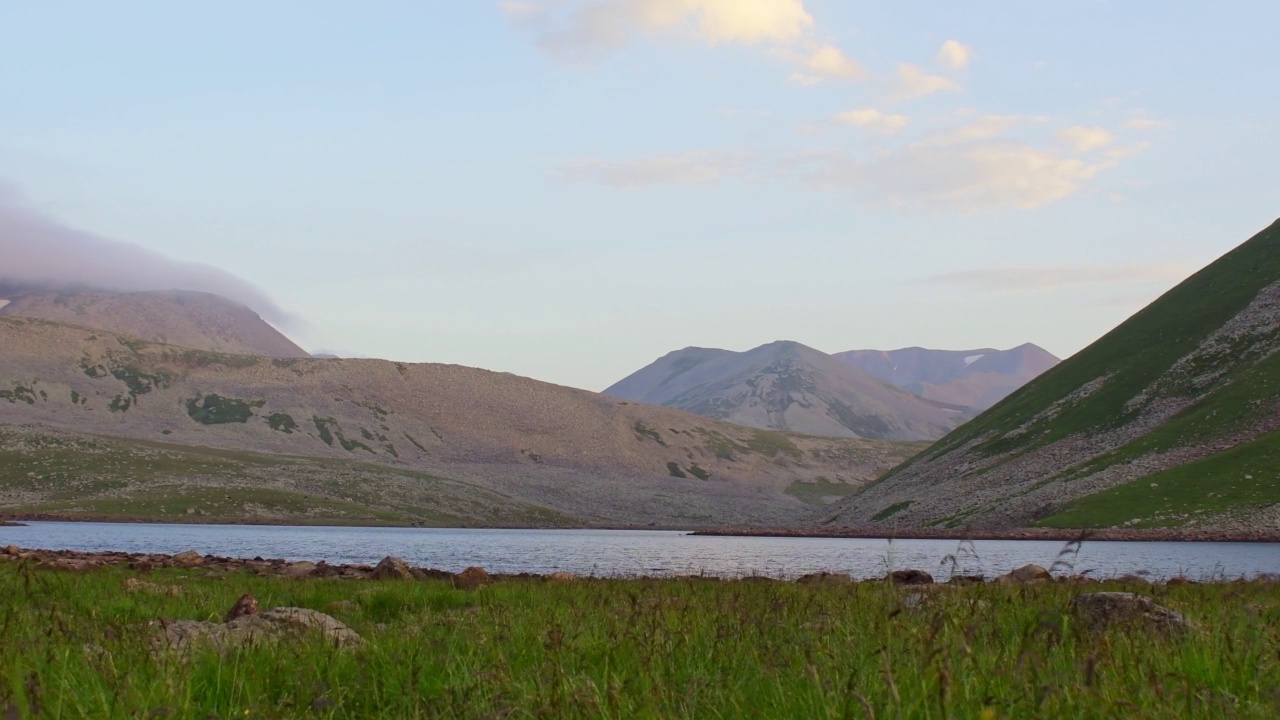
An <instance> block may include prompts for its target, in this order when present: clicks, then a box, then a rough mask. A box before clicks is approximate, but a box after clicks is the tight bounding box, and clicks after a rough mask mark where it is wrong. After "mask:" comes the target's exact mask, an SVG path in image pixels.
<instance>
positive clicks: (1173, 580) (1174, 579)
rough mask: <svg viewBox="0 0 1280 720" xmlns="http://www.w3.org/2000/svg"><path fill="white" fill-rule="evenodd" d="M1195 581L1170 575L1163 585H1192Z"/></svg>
mask: <svg viewBox="0 0 1280 720" xmlns="http://www.w3.org/2000/svg"><path fill="white" fill-rule="evenodd" d="M1195 582H1196V581H1195V580H1190V579H1188V578H1185V577H1182V576H1181V575H1179V576H1178V577H1171V578H1169V579H1168V580H1166V581H1165V585H1168V586H1169V587H1177V586H1179V585H1194V584H1195Z"/></svg>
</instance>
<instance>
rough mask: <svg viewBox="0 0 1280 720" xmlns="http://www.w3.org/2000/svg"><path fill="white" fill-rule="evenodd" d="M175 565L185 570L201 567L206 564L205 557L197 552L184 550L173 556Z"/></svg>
mask: <svg viewBox="0 0 1280 720" xmlns="http://www.w3.org/2000/svg"><path fill="white" fill-rule="evenodd" d="M173 564H174V565H177V566H178V567H183V568H193V567H199V566H200V565H203V564H204V556H203V555H201V554H200V553H198V552H196V551H195V550H183V551H182V552H180V553H178V554H177V555H174V556H173Z"/></svg>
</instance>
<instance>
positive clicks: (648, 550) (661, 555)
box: [0, 522, 1280, 580]
mask: <svg viewBox="0 0 1280 720" xmlns="http://www.w3.org/2000/svg"><path fill="white" fill-rule="evenodd" d="M10 543H12V544H14V545H18V546H20V547H24V548H43V549H49V550H63V549H66V550H83V551H96V550H119V551H126V552H139V553H170V554H172V553H177V552H181V551H183V550H188V549H194V550H198V551H199V552H201V553H205V554H213V555H220V556H226V557H245V558H251V557H254V556H261V557H264V558H284V559H288V560H312V561H319V560H325V561H327V562H329V563H334V564H337V563H368V564H373V563H376V562H377V561H378V560H380V559H381V558H383V557H384V556H387V555H398V556H400V557H402V558H404V559H405V560H407V561H409V562H410V563H411V564H413V565H419V566H424V567H433V568H439V569H442V570H450V571H455V572H456V571H459V570H462V569H463V568H465V567H467V566H469V565H479V566H481V567H484V568H485V569H487V570H489V571H490V572H497V573H520V572H530V573H549V572H557V571H567V572H572V573H575V574H577V575H584V576H585V575H590V576H600V577H603V576H637V575H714V576H718V577H742V576H746V575H767V576H771V577H780V578H792V577H796V576H799V575H803V574H805V573H811V572H818V571H827V572H841V573H848V574H850V575H853V576H854V577H857V578H871V577H881V576H883V575H884V574H885V572H886V571H887V570H888V569H903V568H916V569H920V570H927V571H929V572H930V573H932V574H933V575H934V576H935V577H937V578H939V579H941V578H945V577H947V576H949V575H950V574H951V572H952V568H953V565H954V567H955V569H956V571H957V572H959V573H964V574H971V573H982V574H985V575H986V576H987V577H993V576H995V575H998V574H1001V573H1005V572H1008V571H1009V570H1011V569H1013V568H1015V567H1019V566H1021V565H1025V564H1027V563H1036V564H1039V565H1043V566H1045V567H1050V566H1051V565H1053V564H1054V562H1055V561H1056V560H1058V559H1059V553H1060V552H1061V551H1062V550H1063V548H1064V543H1061V542H1045V541H1028V540H977V541H974V542H971V543H970V542H966V543H964V544H961V543H958V542H956V541H954V540H893V541H888V540H866V539H843V538H841V539H832V538H764V537H747V538H735V537H698V536H693V535H689V534H687V533H683V532H670V531H647V530H470V529H468V530H456V529H421V528H352V527H281V526H266V527H264V526H250V525H152V524H125V523H58V522H33V523H31V524H30V525H29V526H27V527H0V547H2V546H5V545H8V544H10ZM949 556H950V557H951V558H953V559H954V563H953V562H952V560H950V559H948V557H949ZM1061 559H1062V560H1065V561H1068V562H1070V563H1071V566H1072V567H1073V568H1074V572H1089V573H1090V574H1091V575H1093V576H1094V577H1114V576H1118V575H1123V574H1126V573H1143V574H1146V575H1147V576H1148V577H1150V578H1151V579H1153V580H1154V579H1162V578H1168V577H1173V576H1176V575H1184V576H1186V577H1189V578H1193V579H1213V578H1227V579H1234V578H1238V577H1254V576H1256V575H1259V574H1270V573H1274V574H1280V545H1271V544H1264V543H1172V542H1085V543H1084V544H1083V545H1082V546H1081V547H1080V548H1079V551H1078V552H1072V553H1071V554H1069V555H1066V556H1065V557H1062V558H1061ZM1062 571H1063V572H1067V571H1068V570H1066V569H1063V570H1062Z"/></svg>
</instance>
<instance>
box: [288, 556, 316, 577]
mask: <svg viewBox="0 0 1280 720" xmlns="http://www.w3.org/2000/svg"><path fill="white" fill-rule="evenodd" d="M315 571H316V564H315V563H313V562H307V561H305V560H304V561H302V562H293V563H289V564H288V565H285V566H284V567H283V568H281V569H280V577H286V578H304V577H311V575H313V574H314V573H315Z"/></svg>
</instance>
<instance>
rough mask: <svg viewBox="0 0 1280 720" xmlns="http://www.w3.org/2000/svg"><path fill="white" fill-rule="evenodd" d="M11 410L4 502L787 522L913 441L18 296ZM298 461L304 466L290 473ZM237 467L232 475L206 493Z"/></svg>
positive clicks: (8, 340)
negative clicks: (62, 317)
mask: <svg viewBox="0 0 1280 720" xmlns="http://www.w3.org/2000/svg"><path fill="white" fill-rule="evenodd" d="M0 424H8V425H9V426H10V428H11V429H12V430H13V431H14V432H16V433H17V438H18V439H16V440H14V441H13V443H12V444H13V446H14V448H17V449H12V448H11V449H12V452H13V453H16V454H15V455H12V456H11V457H10V460H9V462H8V463H7V464H6V465H5V467H4V471H3V472H0V481H7V484H0V490H3V492H2V493H0V511H3V509H4V508H6V507H7V508H9V509H10V511H12V509H13V508H17V507H22V508H26V509H27V510H29V511H40V510H42V509H43V510H48V511H51V512H52V511H60V512H61V511H65V510H66V509H67V508H68V507H71V508H72V509H74V510H76V511H78V512H82V513H89V514H92V513H95V512H108V511H110V512H116V513H121V512H125V513H127V512H132V510H130V509H129V508H133V509H137V508H138V507H142V506H145V507H150V508H153V509H154V508H155V507H159V506H161V505H163V506H164V507H166V508H168V510H169V511H170V512H171V511H172V510H173V509H174V508H175V507H182V508H183V510H184V511H185V509H186V508H187V507H189V508H191V509H193V510H194V512H195V513H196V514H200V513H205V512H208V513H209V514H210V515H218V516H222V515H220V514H219V513H222V514H225V512H224V511H222V510H220V511H218V512H214V510H215V509H216V508H214V509H210V508H209V507H207V506H209V504H210V503H213V504H214V505H218V504H219V503H222V502H224V500H226V499H227V498H242V497H244V494H245V493H249V494H250V495H253V493H254V492H257V491H259V490H261V491H262V492H263V493H265V496H266V497H274V498H276V500H272V501H270V502H267V501H266V500H262V501H258V500H252V501H250V500H244V503H249V505H244V507H242V508H241V509H242V510H244V511H245V512H248V510H245V508H249V506H250V505H252V506H253V507H254V508H259V509H261V508H264V507H283V506H282V505H280V503H282V502H283V500H280V498H281V497H283V496H282V495H280V494H281V493H283V494H284V495H287V496H288V497H291V498H293V500H291V501H290V503H293V504H294V505H297V506H305V507H321V506H325V507H330V508H331V509H332V508H338V509H341V508H346V509H347V510H350V511H351V512H357V513H358V512H364V511H363V510H359V508H360V507H366V508H367V507H369V506H368V505H367V504H362V503H360V502H353V501H352V499H353V498H357V499H358V498H370V497H372V498H375V499H378V498H381V499H380V500H379V502H381V503H382V505H387V509H388V512H391V511H393V510H395V509H396V508H397V507H398V508H400V511H403V510H404V508H405V507H417V508H419V509H420V511H421V512H419V513H418V514H417V515H416V516H415V517H418V518H420V519H423V518H425V519H423V520H422V521H423V522H437V521H438V519H432V518H433V515H432V513H435V514H436V515H442V514H443V515H448V516H449V517H451V518H454V519H455V520H456V521H457V522H473V523H481V524H493V523H495V522H499V520H497V519H495V518H507V520H505V521H502V522H504V523H508V524H509V523H513V522H515V521H514V520H511V519H510V518H512V517H516V516H519V517H541V518H542V520H539V521H538V523H537V524H546V523H552V524H564V523H566V522H585V523H605V524H631V523H635V524H649V523H655V524H659V525H669V526H671V525H674V526H697V525H713V524H750V523H765V524H778V523H786V522H790V521H792V520H794V519H795V518H797V517H800V516H803V515H805V514H807V509H806V505H805V503H820V502H825V501H830V500H832V499H835V498H837V497H839V496H841V495H845V494H847V493H848V492H850V491H851V490H853V489H855V488H856V487H858V486H859V485H861V484H862V483H864V482H866V481H869V480H870V479H872V478H874V477H876V476H877V475H878V474H879V473H881V472H883V471H884V470H885V469H887V468H889V467H892V466H893V465H894V464H896V463H898V462H900V461H901V460H902V459H904V458H905V457H907V456H908V455H909V454H910V453H911V452H914V451H915V450H918V449H919V448H918V446H917V447H915V448H912V447H911V446H909V445H903V444H895V443H886V442H875V441H865V440H852V439H846V440H838V439H823V438H812V437H800V436H793V435H785V434H782V433H776V432H766V431H763V430H753V429H750V428H744V427H740V426H736V425H731V424H728V423H724V422H718V421H715V420H711V419H708V418H704V417H701V416H698V415H693V414H689V413H686V412H682V411H678V410H673V409H668V408H661V407H653V406H647V405H638V404H635V403H629V402H626V401H621V400H616V399H612V398H607V397H604V396H602V395H598V394H595V393H590V392H586V391H581V390H576V389H572V388H566V387H561V386H557V385H551V384H548V383H542V382H537V381H534V380H530V379H526V378H521V377H516V376H513V375H509V374H501V373H493V372H488V371H484V370H477V369H473V368H466V367H458V366H451V365H435V364H417V365H414V364H405V363H396V362H388V361H382V360H321V359H312V358H267V357H261V356H249V355H232V354H223V353H216V352H210V351H204V350H192V349H188V348H181V347H177V346H173V345H163V344H158V343H150V342H144V341H140V340H136V339H132V338H128V337H125V336H121V335H116V334H113V333H108V332H104V331H101V330H90V329H86V328H82V327H76V326H70V325H63V324H58V323H52V322H48V321H43V320H36V319H30V318H19V317H12V316H7V317H0ZM86 434H88V435H93V436H109V437H112V438H116V439H117V440H112V441H111V442H114V443H117V444H119V443H125V445H124V446H120V447H117V448H116V450H115V451H113V452H117V453H118V455H119V457H120V458H121V459H119V460H117V461H113V462H112V463H108V464H106V465H102V464H100V463H97V464H95V463H88V464H87V465H86V463H85V460H84V458H85V457H87V456H86V455H85V453H89V455H92V454H93V452H96V451H94V450H92V449H90V450H85V449H84V447H85V446H84V445H83V443H82V442H81V441H82V440H83V436H85V435H86ZM46 435H48V437H46ZM46 443H47V444H51V446H54V445H57V446H61V445H68V444H69V446H70V448H71V449H68V450H66V452H65V453H62V454H56V453H55V457H62V455H67V456H68V457H67V458H66V460H65V462H64V463H63V464H62V465H60V466H59V468H61V469H53V470H49V469H42V467H40V466H39V463H40V462H42V460H41V454H40V453H39V452H38V451H34V450H32V451H30V452H27V453H26V454H23V452H24V451H22V448H27V449H28V450H30V449H31V448H39V447H42V446H43V445H44V444H46ZM138 443H143V445H139V444H138ZM157 443H158V445H156V444H157ZM76 448H79V449H76ZM201 448H206V449H210V448H211V449H220V450H226V451H228V452H231V453H232V455H231V456H219V457H221V458H222V459H223V460H229V461H231V462H233V463H235V464H237V467H238V468H239V469H235V470H228V471H227V472H225V473H222V472H219V471H216V470H213V469H208V470H205V469H202V468H206V467H209V468H212V467H213V465H214V463H212V461H210V460H208V459H207V458H205V459H202V456H201V453H203V452H206V451H205V450H201ZM0 450H3V448H0ZM153 451H154V453H159V455H156V456H155V457H153V456H152V454H153ZM208 452H212V450H210V451H208ZM193 453H194V454H193ZM175 454H176V458H175ZM23 458H25V459H23ZM295 461H296V462H295ZM59 462H62V461H59ZM33 463H34V464H35V465H33ZM290 467H292V468H294V469H293V470H289V469H288V468H290ZM68 468H71V469H68ZM75 468H79V469H78V470H77V469H75ZM86 468H97V469H94V470H93V471H92V472H90V471H89V470H86ZM157 468H159V469H157ZM166 468H168V469H166ZM271 468H276V469H271ZM282 468H283V469H282ZM299 468H301V469H299ZM295 471H296V472H295ZM6 473H7V474H6ZM50 473H52V475H51V474H50ZM104 473H105V474H104ZM291 473H293V474H298V473H301V475H302V476H305V477H303V478H302V479H296V478H295V479H291V478H290V477H284V478H281V477H280V476H281V475H290V474H291ZM52 478H57V482H53V480H52ZM77 478H79V479H77ZM228 478H229V479H228ZM360 478H364V480H361V479H360ZM295 480H296V481H295ZM67 483H72V485H71V486H68V485H67ZM228 483H230V484H231V485H234V486H235V488H236V491H235V492H234V493H232V492H226V493H223V492H221V491H218V492H214V493H212V495H211V494H210V492H209V488H211V487H219V488H220V487H224V486H227V484H228ZM442 483H443V484H442ZM164 488H168V489H167V490H165V489H164ZM432 488H434V489H432ZM393 489H394V491H395V492H392V490H393ZM268 490H270V491H271V492H270V493H268V492H267V491H268ZM427 490H431V492H432V493H435V495H434V496H432V497H435V499H434V500H433V499H431V497H427V496H426V495H424V494H423V493H427ZM272 493H275V494H274V495H273V494H272ZM403 493H408V494H409V495H406V496H404V499H403V500H402V501H401V502H399V503H392V504H391V505H388V503H389V502H390V500H389V498H393V497H401V495H402V494H403ZM428 494H430V493H428ZM224 496H225V497H224ZM410 496H412V497H410ZM303 497H307V498H309V499H308V500H307V502H301V498H303ZM184 498H185V499H184ZM415 498H416V499H415ZM215 501H216V502H215ZM236 502H239V501H238V500H236ZM68 503H69V505H68ZM271 503H276V504H275V505H272V504H271ZM285 505H289V503H285ZM378 507H381V506H378ZM513 508H523V510H519V511H518V512H517V511H516V510H513ZM272 512H275V511H272ZM281 512H285V511H281ZM334 512H338V510H334ZM343 512H346V510H344V511H343ZM277 514H279V513H277ZM285 514H287V513H285ZM327 517H331V519H332V516H327ZM353 517H354V516H353ZM485 518H488V520H487V523H486V521H485ZM547 518H553V519H547ZM339 519H340V518H339ZM516 524H520V523H516Z"/></svg>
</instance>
